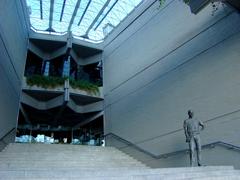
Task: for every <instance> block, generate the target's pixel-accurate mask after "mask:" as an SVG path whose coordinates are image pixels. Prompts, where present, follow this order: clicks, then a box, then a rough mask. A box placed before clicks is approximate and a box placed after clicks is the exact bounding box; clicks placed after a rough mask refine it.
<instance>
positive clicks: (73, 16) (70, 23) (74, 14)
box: [68, 0, 81, 31]
mask: <svg viewBox="0 0 240 180" xmlns="http://www.w3.org/2000/svg"><path fill="white" fill-rule="evenodd" d="M80 3H81V0H78V1H77V4H76V6H75V9H74V11H73V14H72V18H71V20H70V22H69V26H68V31H70V30H71V27H72V24H73V21H74V19H75V17H76V14H77V11H78V8H79V7H80Z"/></svg>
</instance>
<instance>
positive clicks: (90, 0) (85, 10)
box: [78, 0, 92, 26]
mask: <svg viewBox="0 0 240 180" xmlns="http://www.w3.org/2000/svg"><path fill="white" fill-rule="evenodd" d="M91 2H92V0H89V1H88V4H87V6H86V8H85V9H84V12H83V14H82V16H81V18H80V20H79V22H78V26H79V25H80V24H81V22H82V20H83V17H84V16H85V14H86V12H87V9H88V7H89V5H90V3H91Z"/></svg>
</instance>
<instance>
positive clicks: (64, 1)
mask: <svg viewBox="0 0 240 180" xmlns="http://www.w3.org/2000/svg"><path fill="white" fill-rule="evenodd" d="M65 4H66V0H63V6H62V11H61V15H60V22H62V18H63V13H64V8H65Z"/></svg>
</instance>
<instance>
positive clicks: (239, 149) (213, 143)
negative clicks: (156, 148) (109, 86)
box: [104, 133, 240, 159]
mask: <svg viewBox="0 0 240 180" xmlns="http://www.w3.org/2000/svg"><path fill="white" fill-rule="evenodd" d="M108 136H111V137H114V138H115V139H117V140H119V141H121V142H124V144H127V146H124V147H120V148H118V149H124V148H127V147H130V146H131V147H132V148H134V149H136V150H138V151H140V152H142V153H144V154H146V155H148V156H150V157H152V158H154V159H163V158H168V157H170V156H174V155H177V154H184V153H188V152H189V150H188V149H183V150H179V151H174V152H170V153H165V154H160V155H155V154H153V153H151V152H149V151H146V150H145V149H143V148H141V147H139V146H138V145H137V144H134V143H132V142H130V141H128V140H126V139H124V138H122V137H120V136H118V135H116V134H114V133H108V134H106V135H104V137H108ZM215 146H222V147H225V148H228V149H229V150H235V151H240V147H239V146H235V145H233V144H229V143H225V142H222V141H216V142H212V143H209V144H205V145H202V149H206V148H214V147H215Z"/></svg>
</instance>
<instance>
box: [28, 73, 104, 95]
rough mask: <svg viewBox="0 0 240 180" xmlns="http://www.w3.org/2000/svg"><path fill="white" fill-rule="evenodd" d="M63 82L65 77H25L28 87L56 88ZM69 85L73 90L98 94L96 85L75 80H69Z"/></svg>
mask: <svg viewBox="0 0 240 180" xmlns="http://www.w3.org/2000/svg"><path fill="white" fill-rule="evenodd" d="M65 80H67V78H66V77H53V76H41V75H33V76H29V77H27V84H28V85H29V86H34V85H36V86H38V87H42V88H56V87H59V86H63V85H64V82H65ZM69 83H70V86H71V87H72V88H73V89H79V90H83V91H87V92H89V93H93V94H97V93H98V92H99V88H98V85H96V84H93V83H91V82H88V81H85V80H75V79H71V78H70V79H69Z"/></svg>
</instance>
